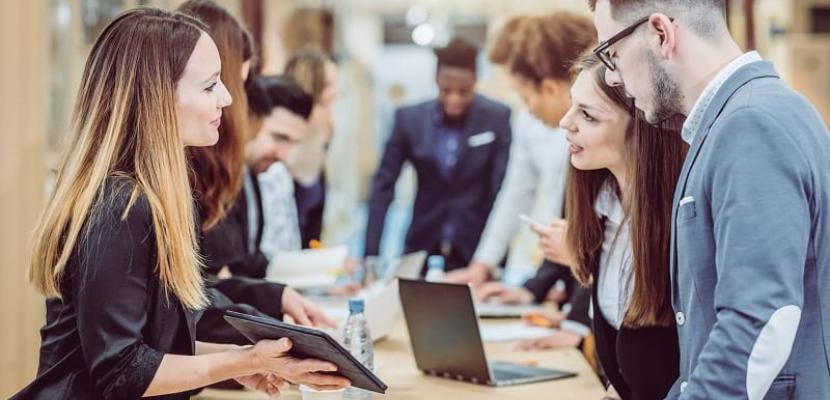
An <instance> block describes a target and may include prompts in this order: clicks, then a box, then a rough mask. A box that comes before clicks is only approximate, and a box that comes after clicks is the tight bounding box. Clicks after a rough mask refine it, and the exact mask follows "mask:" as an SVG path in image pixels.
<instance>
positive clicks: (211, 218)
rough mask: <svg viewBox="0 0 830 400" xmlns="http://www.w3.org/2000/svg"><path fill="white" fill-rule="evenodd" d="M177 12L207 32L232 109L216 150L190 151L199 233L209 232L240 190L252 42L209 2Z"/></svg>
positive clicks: (194, 1)
mask: <svg viewBox="0 0 830 400" xmlns="http://www.w3.org/2000/svg"><path fill="white" fill-rule="evenodd" d="M179 11H181V12H183V13H185V14H188V15H191V16H194V17H196V18H198V19H199V20H201V21H203V22H204V23H205V24H206V25H207V26H208V34H209V35H210V36H211V37H212V38H213V41H214V42H216V47H217V49H219V55H220V56H221V58H222V73H221V77H220V79H221V80H222V82H223V83H224V84H225V87H227V88H228V92H229V93H230V94H231V97H232V98H233V103H231V105H230V106H228V107H226V108H225V109H224V110H223V111H222V123H221V125H220V126H219V141H218V142H217V143H216V145H215V146H211V147H194V148H189V149H188V150H189V151H188V153H189V155H190V162H191V164H192V167H193V187H194V191H195V194H196V198H197V200H198V203H199V212H200V215H201V218H202V229H205V230H208V229H210V228H212V227H213V226H214V225H216V224H217V223H218V222H219V221H220V220H221V219H222V218H223V217H224V216H225V214H226V213H227V211H228V210H229V209H230V208H231V206H233V203H234V201H235V200H236V198H237V196H239V193H240V191H241V189H242V179H243V169H244V166H245V143H247V141H248V139H250V138H249V136H250V134H251V133H250V129H249V126H248V102H247V99H246V96H245V83H244V81H243V80H242V73H241V71H242V64H243V63H244V62H245V61H249V60H253V57H254V51H253V42H252V41H251V37H250V35H249V34H248V32H247V31H246V30H245V29H244V28H243V27H242V25H240V24H239V21H237V20H236V18H234V17H233V16H232V15H231V14H230V13H229V12H228V11H227V10H225V9H224V8H222V7H220V6H219V5H217V4H216V3H214V2H212V1H209V0H190V1H187V2H185V3H184V4H182V5H181V6H180V7H179Z"/></svg>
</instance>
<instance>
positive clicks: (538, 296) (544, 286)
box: [523, 261, 573, 303]
mask: <svg viewBox="0 0 830 400" xmlns="http://www.w3.org/2000/svg"><path fill="white" fill-rule="evenodd" d="M569 279H573V278H572V275H571V270H570V268H568V267H566V266H564V265H560V264H556V263H552V262H550V261H545V262H544V263H542V266H540V267H539V269H538V270H536V275H534V276H533V277H532V278H530V279H528V280H527V281H525V283H524V285H523V286H524V287H525V289H527V290H529V291H530V293H533V299H534V301H535V302H537V303H541V302H543V301H544V300H545V297H547V295H548V291H549V290H550V289H551V288H552V287H553V285H555V284H556V282H557V281H559V280H564V281H566V283H567V281H568V280H569Z"/></svg>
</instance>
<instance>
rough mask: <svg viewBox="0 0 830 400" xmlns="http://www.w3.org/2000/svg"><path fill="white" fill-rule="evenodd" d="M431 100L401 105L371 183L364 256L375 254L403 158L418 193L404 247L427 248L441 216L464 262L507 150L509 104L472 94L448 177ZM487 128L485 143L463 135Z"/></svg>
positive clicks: (436, 237) (435, 242) (436, 240)
mask: <svg viewBox="0 0 830 400" xmlns="http://www.w3.org/2000/svg"><path fill="white" fill-rule="evenodd" d="M437 113H440V109H439V106H438V102H437V100H431V101H427V102H424V103H421V104H416V105H413V106H407V107H403V108H400V109H398V110H397V112H396V114H395V123H394V127H393V129H392V134H391V135H390V137H389V141H388V142H387V143H386V150H385V151H384V153H383V157H382V158H381V161H380V165H379V166H378V169H377V172H376V173H375V177H374V180H373V182H372V191H371V195H370V196H369V202H368V205H369V218H368V222H367V228H366V247H365V252H364V254H365V255H377V254H378V250H379V246H380V239H381V235H382V233H383V225H384V220H385V219H386V211H387V210H388V208H389V204H390V203H391V202H392V200H393V199H394V196H395V182H396V181H397V180H398V176H399V175H400V172H401V167H402V166H403V163H404V162H405V161H409V162H410V163H411V164H412V166H413V167H414V168H415V172H416V173H417V175H418V192H417V195H416V196H415V206H414V210H413V215H412V222H411V224H410V226H409V231H408V232H407V235H406V243H405V251H406V252H412V251H418V250H426V251H431V250H432V249H434V248H436V247H438V246H439V245H440V240H441V229H442V226H443V223H444V221H446V220H447V219H450V220H452V221H453V223H454V225H455V229H456V230H455V236H454V240H453V243H452V244H453V247H454V251H455V252H457V253H458V254H459V256H460V258H461V259H462V260H465V261H466V262H467V263H469V261H470V258H472V255H473V252H475V249H476V245H477V244H478V240H479V237H480V236H481V232H482V230H484V224H485V223H486V222H487V216H488V215H489V214H490V209H491V208H492V206H493V201H494V200H495V198H496V194H497V193H498V191H499V188H500V187H501V182H502V178H503V177H504V171H505V168H506V166H507V157H508V154H509V151H510V109H509V108H507V107H506V106H504V105H503V104H501V103H498V102H496V101H493V100H489V99H487V98H485V97H483V96H479V95H476V96H475V98H474V100H473V102H472V104H471V105H470V109H469V111H468V115H467V119H466V124H465V126H464V128H463V132H462V137H461V146H460V149H459V154H458V162H457V163H456V165H455V168H454V170H453V172H452V174H451V177H450V179H445V178H444V176H443V175H442V174H441V173H440V170H439V167H438V161H437V159H436V155H435V151H434V146H433V140H434V137H435V132H434V121H435V118H436V114H437ZM487 131H491V132H492V133H493V134H494V137H493V140H492V141H491V142H487V143H483V144H480V145H478V146H475V145H474V144H475V143H472V144H471V143H470V142H469V138H470V137H472V136H474V135H477V134H480V133H484V132H487Z"/></svg>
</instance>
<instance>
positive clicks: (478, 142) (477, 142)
mask: <svg viewBox="0 0 830 400" xmlns="http://www.w3.org/2000/svg"><path fill="white" fill-rule="evenodd" d="M494 140H496V134H495V133H493V131H487V132H482V133H479V134H475V135H473V136H470V137H469V138H468V139H467V145H468V146H470V147H478V146H484V145H485V144H488V143H491V142H493V141H494Z"/></svg>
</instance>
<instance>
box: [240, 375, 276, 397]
mask: <svg viewBox="0 0 830 400" xmlns="http://www.w3.org/2000/svg"><path fill="white" fill-rule="evenodd" d="M236 381H237V382H239V383H240V384H241V385H242V386H245V387H246V388H248V389H251V390H256V391H259V392H263V393H265V394H267V395H268V396H270V397H279V396H280V394H281V393H282V391H283V390H285V389H287V388H288V382H286V381H285V380H283V379H282V378H280V377H279V376H277V375H276V374H253V375H248V376H241V377H239V378H236Z"/></svg>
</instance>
